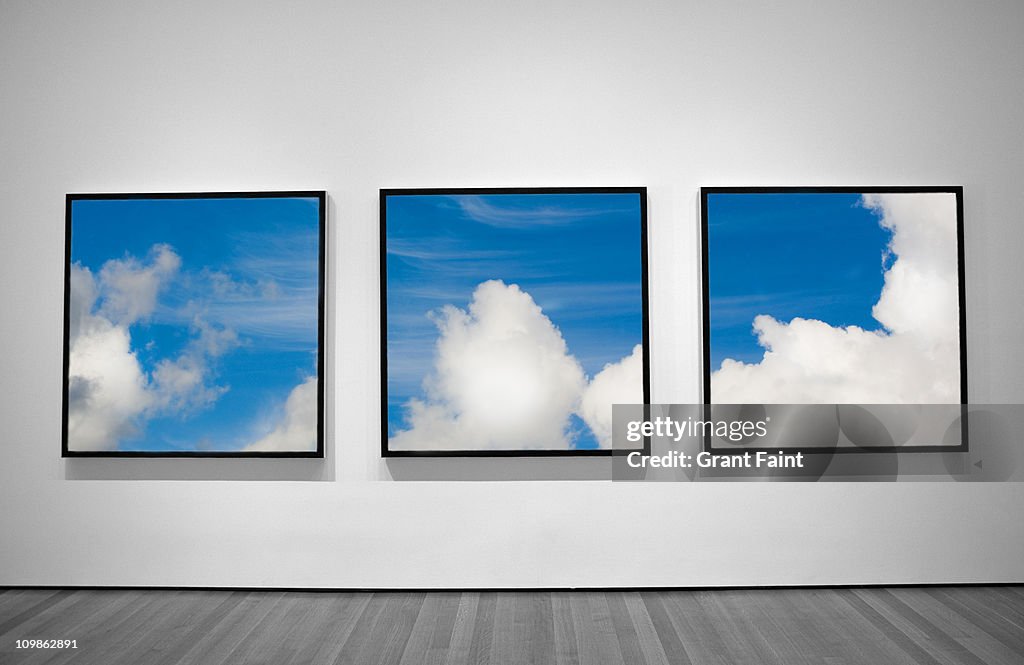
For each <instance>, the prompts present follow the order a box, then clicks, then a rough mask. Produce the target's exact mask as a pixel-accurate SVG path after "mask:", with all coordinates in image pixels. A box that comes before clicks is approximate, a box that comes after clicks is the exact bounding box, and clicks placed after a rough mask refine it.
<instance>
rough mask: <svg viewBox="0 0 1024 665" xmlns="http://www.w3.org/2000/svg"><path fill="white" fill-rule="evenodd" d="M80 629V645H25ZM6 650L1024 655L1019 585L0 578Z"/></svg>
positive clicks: (653, 658)
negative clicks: (146, 583)
mask: <svg viewBox="0 0 1024 665" xmlns="http://www.w3.org/2000/svg"><path fill="white" fill-rule="evenodd" d="M20 639H74V640H77V643H78V648H77V649H73V650H72V649H67V650H61V651H57V650H25V649H21V650H19V649H16V648H15V646H16V643H15V641H16V640H20ZM0 663H3V664H4V665H7V664H8V663H11V664H15V663H16V664H18V665H21V664H22V663H24V664H26V665H27V664H30V663H96V664H98V665H99V664H102V665H116V664H118V663H125V664H130V665H170V664H172V663H197V664H201V665H221V664H225V663H267V664H268V665H288V664H298V663H355V664H358V665H365V664H368V663H396V664H400V665H407V664H412V663H438V664H440V663H459V664H461V663H473V664H483V663H493V664H495V665H513V664H516V663H557V664H562V663H578V664H582V665H587V664H590V663H599V664H606V663H607V664H610V663H626V664H628V665H637V664H643V663H648V664H651V665H653V664H655V663H660V664H665V663H671V664H673V665H675V664H678V663H721V664H731V663H785V664H786V665H797V664H800V663H827V664H829V665H841V664H847V663H869V664H870V665H891V664H897V663H946V664H951V665H952V664H957V665H959V664H960V663H974V664H979V665H980V664H982V663H985V664H993V663H1008V664H1011V663H1012V664H1013V665H1020V664H1021V663H1024V587H950V588H893V589H807V590H799V589H783V590H747V591H734V590H723V591H625V592H619V591H607V592H605V591H575V592H574V591H558V592H472V593H470V592H465V593H459V592H443V593H442V592H429V593H410V592H387V593H369V592H367V593H333V592H299V591H164V590H151V591H144V590H77V591H75V590H67V591H57V590H39V589H7V590H3V589H0Z"/></svg>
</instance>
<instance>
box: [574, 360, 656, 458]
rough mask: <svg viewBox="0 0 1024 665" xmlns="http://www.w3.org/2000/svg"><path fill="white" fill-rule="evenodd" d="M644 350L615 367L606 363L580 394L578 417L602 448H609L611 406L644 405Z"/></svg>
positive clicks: (610, 445)
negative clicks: (581, 394)
mask: <svg viewBox="0 0 1024 665" xmlns="http://www.w3.org/2000/svg"><path fill="white" fill-rule="evenodd" d="M643 385H644V347H643V346H641V345H640V344H637V345H636V346H634V347H633V352H632V353H631V354H629V355H628V356H626V357H625V358H623V359H622V360H620V361H619V362H617V363H609V364H607V365H605V366H604V369H602V370H601V371H600V372H598V373H597V375H596V376H594V378H593V380H592V381H591V382H590V384H589V385H588V386H587V387H586V388H585V389H584V390H583V396H582V397H581V398H580V408H579V415H580V417H581V418H583V422H585V423H586V424H587V427H589V428H590V430H591V431H592V432H593V433H594V436H595V437H597V442H598V445H600V446H601V447H602V448H611V447H612V406H613V405H615V404H643V403H644V388H643Z"/></svg>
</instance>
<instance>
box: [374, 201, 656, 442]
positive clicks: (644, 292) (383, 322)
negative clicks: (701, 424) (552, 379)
mask: <svg viewBox="0 0 1024 665" xmlns="http://www.w3.org/2000/svg"><path fill="white" fill-rule="evenodd" d="M494 194H499V195H500V194H519V195H529V194H636V195H637V196H639V203H640V206H639V210H640V219H639V220H638V221H639V228H638V229H637V232H638V234H639V245H640V256H639V261H640V275H641V296H640V298H641V312H642V314H641V336H642V340H641V344H642V346H643V357H642V365H643V401H644V403H645V404H647V403H649V402H650V400H651V387H650V316H649V294H648V248H647V223H648V222H647V188H646V187H628V186H627V187H440V188H382V189H381V190H380V198H379V204H380V211H379V214H380V218H379V219H380V353H381V356H380V380H381V402H380V405H381V444H380V454H381V457H382V458H409V457H608V456H613V455H625V454H627V453H629V452H634V451H635V450H636V451H639V452H642V453H643V454H645V455H646V454H649V453H650V445H651V444H650V439H649V438H645V439H644V441H643V447H642V448H638V449H630V450H624V449H623V450H618V449H615V448H614V447H612V448H601V449H584V450H554V449H550V450H549V449H538V450H532V449H527V450H391V449H390V448H389V446H388V441H389V437H388V425H389V417H388V258H387V256H388V244H387V239H388V237H387V228H388V227H387V208H388V200H389V199H391V198H393V197H403V196H459V195H471V196H473V195H494Z"/></svg>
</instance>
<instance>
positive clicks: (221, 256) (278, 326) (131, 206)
mask: <svg viewBox="0 0 1024 665" xmlns="http://www.w3.org/2000/svg"><path fill="white" fill-rule="evenodd" d="M72 205H73V211H72V220H73V223H72V242H71V262H72V264H74V265H77V266H80V267H82V268H87V269H88V270H89V271H90V272H91V273H92V276H93V278H94V279H96V281H97V283H101V279H100V275H101V274H102V273H103V270H104V266H105V265H108V262H114V263H111V264H110V265H130V266H134V269H138V270H141V269H143V268H144V267H145V266H147V265H149V262H151V261H152V260H153V257H154V255H155V253H157V252H159V251H162V250H160V249H159V248H161V247H164V248H165V249H167V248H169V251H172V252H173V253H174V254H175V255H177V256H178V257H180V267H179V268H178V269H177V270H176V271H174V272H173V273H171V274H168V275H167V276H166V277H165V278H164V279H163V282H162V283H161V287H160V288H159V290H158V292H157V298H156V304H155V307H154V308H153V309H152V312H151V313H150V314H148V315H147V316H143V317H141V318H140V319H139V320H134V321H131V322H130V324H129V325H127V329H128V332H129V333H130V337H131V351H132V352H133V353H134V354H135V357H136V358H137V361H138V364H139V367H140V369H141V370H142V372H143V373H144V374H145V376H146V377H147V379H148V380H149V381H150V382H152V381H153V376H154V372H156V370H157V368H158V367H159V366H160V363H161V362H163V363H168V362H173V361H175V360H176V359H181V358H183V357H185V356H188V355H189V354H190V353H192V356H194V358H195V360H190V361H189V362H190V363H191V364H190V365H188V366H189V367H190V368H191V369H196V368H197V367H201V369H202V373H203V376H204V379H203V386H202V388H205V389H207V390H209V391H210V392H209V394H212V395H214V396H215V397H214V398H213V399H212V400H207V403H204V404H203V405H201V406H198V407H185V408H173V407H169V408H164V409H160V410H150V411H146V412H140V413H139V414H138V415H137V417H136V423H135V424H136V430H137V431H136V433H135V434H134V435H132V436H129V437H127V438H125V439H123V440H121V441H120V445H119V449H120V450H131V451H147V452H163V451H234V450H239V449H241V448H242V447H244V446H245V445H247V444H249V443H252V442H253V441H254V440H256V439H259V438H260V437H261V436H263V435H265V434H267V433H268V431H270V430H271V429H272V428H273V427H274V424H275V422H277V421H279V420H280V417H281V414H282V411H283V408H284V404H285V400H286V399H287V398H288V396H289V394H290V392H291V391H292V389H294V388H295V387H296V386H297V385H298V384H299V383H301V382H302V381H303V380H304V378H306V377H310V376H315V375H316V373H317V366H316V362H317V358H316V351H317V343H318V309H317V308H318V279H319V272H318V260H319V249H318V248H319V201H318V200H317V199H316V198H206V199H191V198H187V199H113V200H111V199H79V200H75V201H74V202H73V204H72ZM108 271H109V268H108ZM104 288H105V287H103V286H101V287H100V291H99V293H100V298H99V299H98V300H97V303H96V306H95V307H94V309H93V311H94V313H96V314H97V316H107V317H109V316H110V315H109V313H108V312H109V311H110V307H109V306H110V303H109V302H107V301H105V298H107V299H109V298H111V297H113V296H111V295H110V293H111V291H110V290H109V289H108V290H107V291H104ZM113 320H114V321H115V323H116V319H113ZM204 327H205V328H206V329H207V330H208V331H212V332H213V333H216V335H219V337H211V338H210V339H219V340H220V342H218V348H217V349H216V350H212V351H208V352H200V351H194V352H190V349H191V350H195V349H198V348H199V347H203V348H207V346H203V345H204V344H206V345H208V342H206V341H204V340H207V338H205V337H202V334H203V332H202V330H201V329H202V328H204ZM209 348H212V347H209ZM182 399H184V398H182Z"/></svg>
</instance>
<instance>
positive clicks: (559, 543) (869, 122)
mask: <svg viewBox="0 0 1024 665" xmlns="http://www.w3.org/2000/svg"><path fill="white" fill-rule="evenodd" d="M1022 34H1024V3H1020V2H1017V1H1012V0H1011V1H1007V2H984V3H978V2H973V1H968V0H964V1H962V2H938V1H934V2H902V1H901V2H892V1H891V0H884V1H880V2H873V1H872V2H867V1H859V2H838V1H837V2H832V1H829V2H814V1H810V0H808V1H806V2H801V1H797V0H789V1H779V2H771V3H766V2H693V1H690V2H679V1H675V2H673V1H669V0H665V1H662V2H613V1H611V0H599V1H595V2H560V1H557V0H556V1H554V2H552V1H546V2H519V3H507V2H490V1H483V2H482V1H480V0H460V1H455V2H443V3H422V2H411V1H407V2H374V1H371V0H360V1H349V2H327V1H324V2H284V1H276V2H202V3H201V2H196V3H177V2H128V1H127V0H126V1H123V2H112V1H109V0H96V1H92V2H88V3H84V2H70V1H66V2H35V1H32V0H0V339H2V340H3V344H2V346H0V382H2V383H0V386H2V393H0V451H2V454H0V585H175V586H177V585H182V586H236V585H239V586H287V587H298V586H315V587H547V586H554V587H569V586H646V585H655V586H672V585H762V584H764V585H780V584H861V583H940V582H1010V581H1013V582H1021V581H1024V520H1022V519H1021V516H1020V515H1021V510H1022V508H1024V484H1020V483H955V482H945V483H940V482H921V483H858V482H849V483H693V484H685V483H661V484H656V483H613V482H610V481H608V480H602V479H601V478H602V477H604V478H607V477H608V475H607V471H606V469H605V467H604V464H605V463H604V462H602V461H601V460H595V459H590V460H579V459H577V460H572V459H547V460H546V459H522V460H516V459H500V458H499V459H492V460H480V459H473V460H469V459H461V460H460V459H444V458H440V459H425V460H412V459H399V460H389V461H383V460H381V459H380V456H379V445H380V433H379V428H380V400H379V390H380V376H379V344H380V326H379V295H380V294H379V283H378V279H379V277H378V269H379V265H378V242H379V238H378V198H377V196H378V189H379V188H381V187H473V186H590V185H592V186H613V185H644V186H647V187H648V195H649V215H650V217H649V242H650V293H651V310H650V317H651V347H652V348H651V358H652V365H653V376H652V390H653V399H654V401H656V402H696V401H699V400H700V392H699V390H700V337H699V330H700V313H699V307H700V282H699V275H700V268H699V264H698V260H699V258H698V257H699V229H698V200H697V199H698V192H699V187H700V186H701V185H947V184H950V185H963V186H964V192H965V229H966V284H967V311H968V329H967V335H968V352H969V356H968V364H969V385H970V396H971V400H972V401H975V402H1015V403H1019V402H1022V401H1024V376H1022V373H1024V344H1022V343H1021V332H1020V331H1021V326H1022V324H1024V300H1022V297H1021V286H1020V285H1021V283H1022V281H1024V261H1022V260H1021V256H1022V254H1024V212H1022V211H1024V184H1022V182H1024V181H1022V177H1024V131H1021V122H1022V113H1021V109H1022V108H1024V75H1022V73H1021V72H1024V40H1022V39H1021V35H1022ZM260 189H274V190H280V189H325V190H327V193H328V197H329V210H328V221H329V243H328V254H329V273H328V284H329V289H328V303H329V314H328V323H329V331H328V346H327V352H328V374H327V377H328V382H327V388H328V393H327V398H328V408H327V428H328V429H327V431H328V435H329V437H328V441H327V457H326V459H324V460H160V459H154V460H111V459H71V460H63V459H61V457H60V439H61V375H62V365H61V348H62V298H63V291H62V289H63V261H64V195H65V194H66V193H68V192H133V191H143V192H152V191H221V190H260Z"/></svg>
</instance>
